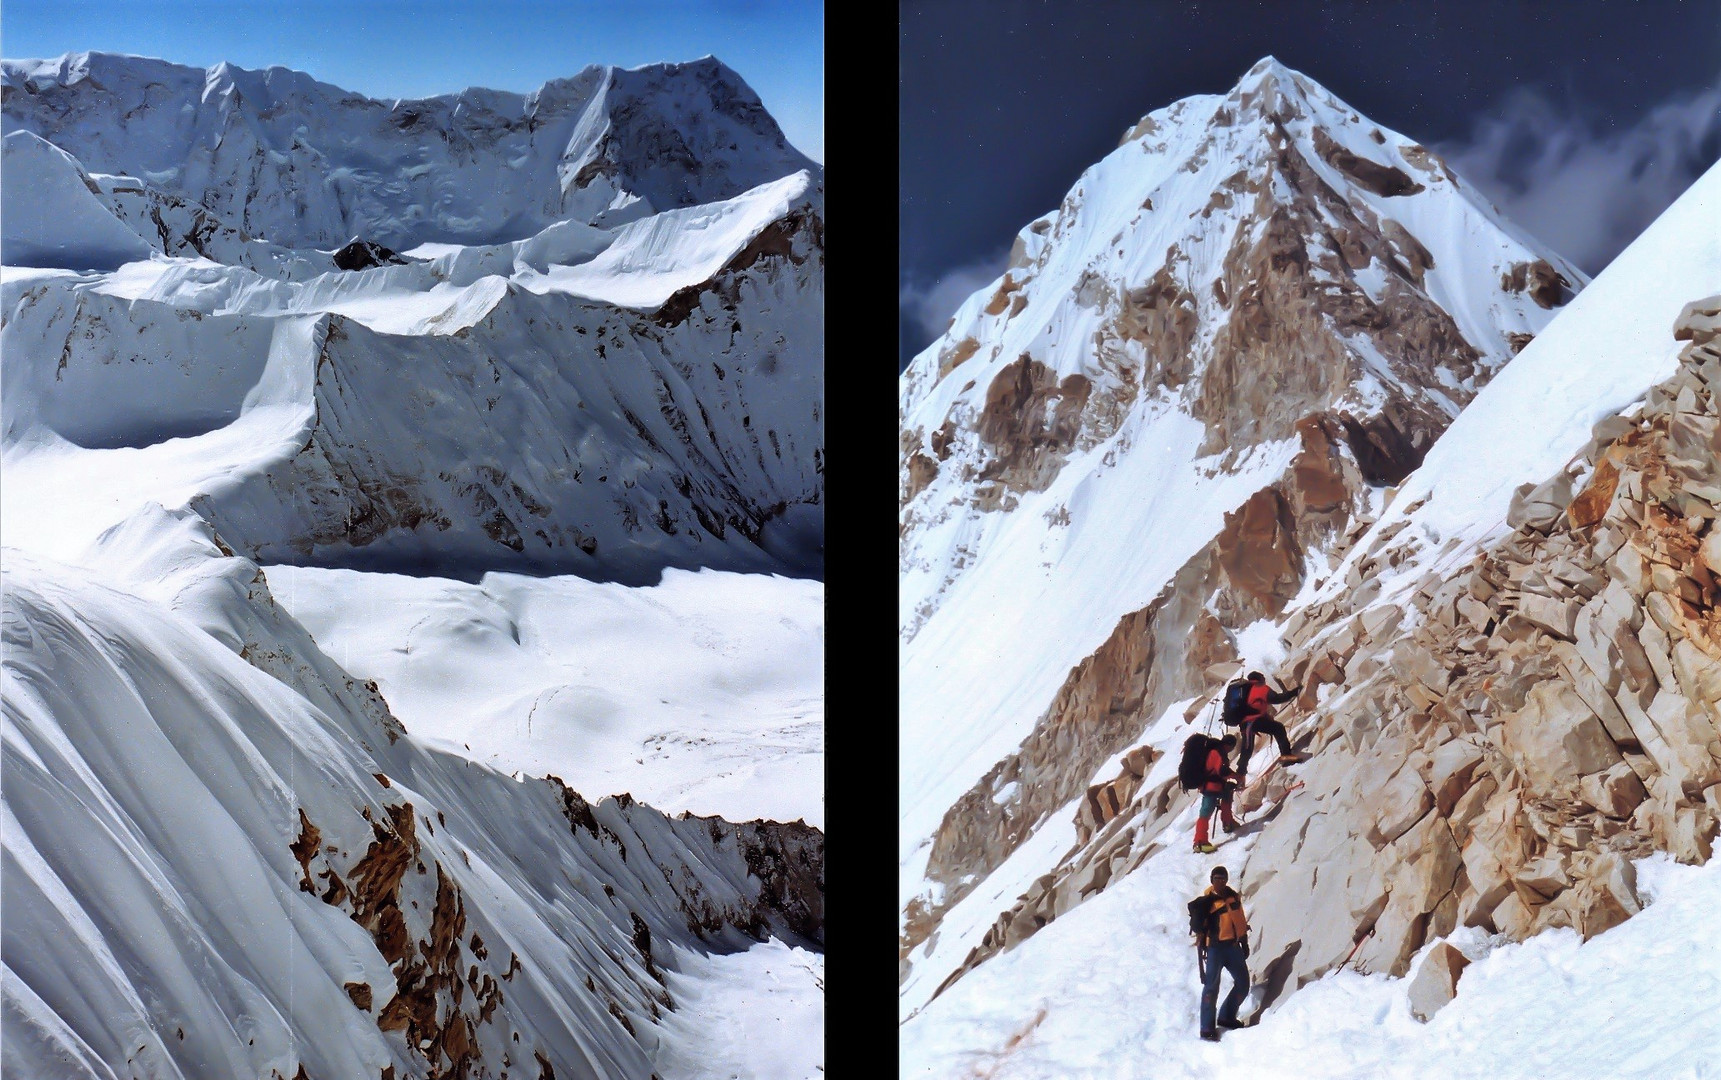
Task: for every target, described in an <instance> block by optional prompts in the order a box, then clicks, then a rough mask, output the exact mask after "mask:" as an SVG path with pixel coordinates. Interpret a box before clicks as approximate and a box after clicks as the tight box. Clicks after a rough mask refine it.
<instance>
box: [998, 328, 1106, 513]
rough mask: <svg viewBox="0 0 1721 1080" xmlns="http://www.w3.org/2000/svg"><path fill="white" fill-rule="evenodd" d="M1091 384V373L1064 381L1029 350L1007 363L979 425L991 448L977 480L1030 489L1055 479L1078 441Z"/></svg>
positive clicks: (1033, 489) (999, 375)
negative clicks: (1027, 352) (1028, 354)
mask: <svg viewBox="0 0 1721 1080" xmlns="http://www.w3.org/2000/svg"><path fill="white" fill-rule="evenodd" d="M1092 388H1093V384H1092V383H1091V382H1089V381H1088V379H1087V377H1086V376H1084V375H1079V374H1074V375H1068V376H1065V377H1064V378H1063V380H1062V381H1060V380H1059V379H1058V377H1057V375H1056V374H1055V373H1054V372H1053V371H1052V370H1051V369H1050V368H1048V367H1046V366H1045V365H1044V364H1042V363H1040V362H1039V361H1038V360H1035V359H1033V358H1031V357H1028V356H1026V355H1024V356H1022V357H1020V358H1019V359H1017V360H1015V361H1013V362H1012V363H1010V364H1009V365H1007V366H1006V367H1005V368H1004V369H1003V370H1002V371H1000V372H999V373H998V374H997V375H996V376H994V377H993V379H992V382H991V384H990V385H989V386H988V387H987V390H986V405H985V408H984V409H983V410H982V412H981V414H980V422H979V425H978V429H977V430H978V433H979V435H980V438H981V439H982V440H983V441H984V442H985V443H986V445H987V448H988V450H989V451H990V452H991V453H990V456H989V459H988V460H987V463H986V465H985V467H984V468H983V469H982V470H981V472H980V475H979V477H978V479H980V480H981V481H987V480H998V481H1001V482H1003V483H1004V484H1005V485H1006V486H1008V487H1013V488H1017V489H1019V490H1026V491H1039V490H1042V489H1043V488H1044V487H1045V486H1046V485H1047V484H1049V483H1051V482H1052V480H1053V478H1054V477H1056V476H1057V472H1058V469H1059V467H1060V466H1062V464H1063V460H1064V456H1065V455H1066V454H1067V453H1069V451H1070V449H1071V448H1072V447H1073V446H1075V444H1076V439H1077V436H1078V434H1079V433H1080V431H1081V417H1082V409H1083V407H1084V406H1086V405H1087V402H1088V394H1089V392H1090V391H1091V390H1092Z"/></svg>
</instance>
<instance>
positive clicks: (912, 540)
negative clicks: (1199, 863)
mask: <svg viewBox="0 0 1721 1080" xmlns="http://www.w3.org/2000/svg"><path fill="white" fill-rule="evenodd" d="M1010 262H1011V266H1010V268H1009V269H1008V270H1007V271H1006V273H1005V274H1004V276H1003V277H1002V278H1001V279H1000V280H999V282H998V283H997V284H996V285H995V286H994V287H992V288H990V289H987V290H983V291H982V292H981V293H977V294H976V295H975V296H974V297H972V298H970V299H969V300H968V302H967V303H965V304H964V305H963V306H962V308H961V309H960V310H959V311H958V312H957V314H956V316H955V318H954V320H953V321H952V324H951V327H950V329H949V331H948V332H947V333H946V334H945V335H944V337H943V338H942V339H940V340H939V341H937V342H935V343H934V344H933V345H932V346H930V347H929V348H928V349H927V350H926V352H924V353H922V354H921V355H920V356H919V357H917V358H916V359H915V361H914V362H913V363H912V364H911V365H910V367H909V369H908V370H907V372H905V374H904V375H903V379H902V404H901V408H902V485H903V487H902V495H903V516H902V530H903V533H902V536H903V538H902V570H901V601H900V604H901V625H902V641H903V649H902V688H901V707H902V715H903V720H902V732H903V755H902V800H903V801H902V820H901V827H902V832H901V843H902V850H901V857H902V861H903V862H902V865H903V876H902V892H901V898H902V901H903V903H904V905H905V933H904V941H903V944H904V955H905V958H906V954H907V951H908V949H909V948H912V947H913V946H914V945H915V944H917V943H918V942H920V941H922V940H924V939H925V937H926V936H927V935H928V934H929V933H930V932H931V931H932V929H933V928H934V926H935V925H936V922H937V919H938V913H939V912H941V911H943V910H945V909H947V908H948V907H949V906H950V905H951V904H952V903H954V902H956V901H957V900H959V899H960V898H961V896H962V895H964V894H965V893H966V892H967V891H968V890H969V889H970V888H973V887H975V885H976V883H977V882H978V881H980V880H981V879H982V878H984V877H985V875H987V874H988V873H990V872H991V871H993V870H994V869H996V868H997V867H998V866H999V865H1000V864H1001V863H1002V862H1003V861H1004V860H1005V859H1007V858H1008V857H1009V856H1010V855H1011V853H1012V852H1013V851H1014V850H1016V847H1017V845H1019V844H1020V843H1022V842H1023V841H1025V840H1026V839H1027V838H1028V837H1029V836H1030V835H1031V834H1032V833H1033V832H1034V831H1035V830H1036V829H1037V828H1038V826H1039V824H1040V823H1041V822H1043V821H1045V820H1046V817H1047V815H1049V814H1051V813H1052V812H1053V811H1055V810H1057V809H1058V808H1059V807H1062V806H1063V805H1064V804H1065V803H1067V802H1068V801H1069V800H1070V799H1071V798H1072V797H1073V796H1074V795H1075V794H1077V793H1079V792H1080V791H1081V790H1083V789H1084V788H1085V787H1086V786H1087V785H1088V783H1089V778H1090V777H1091V776H1092V775H1093V771H1094V769H1096V768H1098V767H1099V766H1100V765H1101V764H1102V763H1104V762H1105V761H1106V760H1107V759H1108V758H1110V757H1112V755H1113V754H1114V753H1116V752H1117V751H1119V750H1121V749H1123V748H1125V747H1127V746H1128V745H1129V744H1130V743H1131V742H1133V741H1134V740H1135V739H1136V737H1137V736H1139V734H1140V733H1141V731H1142V729H1143V728H1144V727H1145V725H1146V723H1147V721H1148V719H1149V718H1151V717H1152V716H1156V715H1158V713H1159V712H1160V711H1162V710H1163V709H1164V708H1165V707H1166V706H1167V705H1168V704H1170V702H1172V701H1174V700H1179V699H1184V698H1187V697H1189V696H1190V695H1191V694H1193V693H1195V692H1197V691H1198V690H1200V689H1202V688H1203V687H1204V686H1205V685H1206V675H1205V672H1206V669H1207V668H1208V667H1210V666H1212V665H1214V664H1217V663H1220V662H1224V661H1227V660H1230V659H1232V658H1233V657H1234V656H1235V655H1236V649H1237V646H1236V641H1235V638H1236V635H1238V634H1239V633H1244V634H1246V633H1247V628H1248V627H1249V626H1251V625H1253V624H1256V623H1257V622H1259V621H1260V620H1262V619H1266V618H1269V617H1272V616H1275V615H1277V614H1278V613H1279V612H1280V611H1281V610H1283V608H1284V606H1285V605H1286V604H1287V603H1288V602H1290V601H1291V600H1292V598H1294V597H1295V596H1297V594H1298V593H1299V592H1300V591H1301V590H1302V589H1303V588H1304V586H1305V583H1312V581H1313V580H1314V579H1315V578H1317V577H1319V576H1321V575H1323V574H1325V573H1327V572H1328V570H1329V569H1330V567H1329V562H1330V560H1331V559H1332V558H1334V557H1335V554H1336V551H1337V549H1338V548H1339V547H1340V546H1342V545H1343V544H1344V543H1345V542H1346V537H1347V533H1348V532H1349V531H1351V530H1352V529H1354V528H1356V527H1358V522H1360V521H1364V520H1367V519H1369V518H1370V517H1372V516H1373V514H1375V513H1377V512H1378V509H1379V505H1380V500H1381V496H1380V492H1381V490H1382V488H1383V487H1385V486H1388V485H1391V484H1395V483H1397V482H1399V481H1400V480H1401V479H1403V477H1404V476H1405V475H1407V474H1408V473H1409V472H1410V471H1411V470H1412V469H1414V468H1415V467H1416V465H1417V464H1418V463H1419V462H1420V461H1421V459H1422V456H1423V455H1424V454H1425V453H1426V452H1427V451H1428V448H1429V447H1430V446H1431V445H1433V442H1434V440H1435V438H1436V437H1437V436H1438V435H1439V434H1440V432H1441V431H1443V430H1444V429H1445V427H1446V425H1447V424H1449V423H1450V422H1451V420H1452V418H1453V417H1454V416H1456V415H1457V414H1458V412H1459V410H1460V408H1461V407H1462V406H1463V405H1464V404H1465V403H1466V402H1468V401H1469V400H1470V398H1471V397H1473V396H1474V394H1475V393H1476V391H1477V390H1478V389H1479V388H1480V387H1481V386H1482V385H1483V384H1485V383H1486V382H1487V381H1488V379H1489V378H1491V377H1492V375H1493V374H1494V373H1495V372H1497V371H1498V370H1499V369H1500V368H1501V367H1502V366H1503V365H1504V364H1505V363H1506V362H1507V361H1508V360H1509V359H1510V358H1511V357H1512V356H1513V355H1514V354H1515V353H1516V352H1517V350H1519V349H1520V348H1522V347H1523V346H1524V345H1525V343H1527V342H1528V341H1530V340H1532V339H1533V338H1534V336H1535V335H1536V334H1537V333H1539V332H1540V331H1541V329H1542V328H1543V327H1544V326H1545V325H1546V324H1547V322H1548V320H1549V319H1551V318H1552V317H1553V316H1554V314H1555V313H1556V312H1557V311H1558V310H1559V308H1560V306H1561V305H1563V304H1564V303H1565V302H1566V300H1567V299H1568V298H1569V297H1570V295H1571V289H1572V288H1574V287H1577V286H1579V285H1581V284H1582V283H1583V281H1584V278H1583V276H1582V275H1581V274H1580V273H1579V272H1578V271H1577V270H1576V269H1575V268H1573V267H1571V266H1569V265H1567V264H1565V263H1564V262H1562V261H1561V260H1559V259H1558V258H1557V257H1556V256H1553V255H1551V254H1549V253H1546V252H1542V251H1539V250H1538V249H1537V248H1536V247H1535V246H1534V245H1533V244H1532V243H1531V242H1530V241H1528V240H1527V239H1526V238H1524V237H1522V236H1521V235H1519V234H1517V233H1516V232H1515V231H1514V230H1512V229H1511V228H1510V227H1509V226H1507V225H1506V224H1505V223H1503V222H1501V221H1500V220H1499V219H1498V218H1497V217H1496V216H1495V215H1494V214H1493V213H1492V211H1491V209H1490V208H1489V207H1488V205H1487V203H1486V202H1485V201H1483V200H1481V199H1479V198H1477V197H1476V196H1475V194H1474V193H1473V192H1472V191H1471V189H1469V188H1468V187H1467V186H1466V185H1465V184H1464V183H1463V181H1462V180H1460V179H1459V178H1457V177H1455V176H1453V175H1452V174H1451V173H1450V171H1449V170H1447V169H1446V168H1445V166H1444V165H1443V164H1442V163H1441V162H1440V161H1439V160H1438V158H1436V157H1435V156H1434V155H1433V154H1432V153H1431V152H1429V151H1428V150H1426V149H1424V148H1423V147H1421V146H1419V145H1417V144H1416V143H1414V142H1412V141H1411V140H1409V139H1407V138H1405V137H1403V136H1400V135H1397V134H1394V133H1391V132H1388V131H1385V130H1383V129H1381V128H1379V127H1378V126H1376V125H1374V124H1372V123H1370V122H1369V121H1368V120H1366V119H1364V118H1363V117H1361V116H1360V115H1358V114H1357V113H1356V112H1355V111H1354V110H1352V109H1350V108H1349V106H1347V105H1345V104H1344V103H1343V102H1341V101H1339V100H1337V99H1336V98H1334V97H1333V96H1332V95H1331V94H1329V93H1328V92H1327V91H1325V90H1324V89H1322V88H1321V87H1319V86H1318V85H1316V84H1314V83H1313V82H1312V81H1310V80H1309V79H1307V78H1306V77H1304V76H1302V75H1300V74H1297V73H1295V72H1292V71H1289V70H1288V69H1286V68H1284V67H1283V66H1281V65H1279V64H1278V63H1277V62H1275V61H1273V60H1271V59H1267V60H1263V61H1262V62H1261V63H1260V64H1257V65H1256V66H1255V67H1254V68H1253V69H1251V70H1250V71H1249V72H1248V74H1247V75H1245V77H1244V78H1243V80H1242V81H1241V82H1240V83H1238V85H1237V86H1236V87H1235V88H1234V89H1233V90H1232V91H1231V92H1230V93H1229V94H1227V95H1223V96H1208V97H1198V98H1189V99H1186V100H1184V101H1180V102H1178V103H1176V104H1174V105H1172V106H1170V107H1169V108H1166V109H1161V110H1159V111H1157V112H1154V113H1151V114H1149V115H1148V116H1146V117H1144V118H1143V119H1142V120H1141V122H1140V123H1139V124H1138V125H1137V126H1136V127H1135V128H1133V129H1132V130H1131V131H1130V132H1128V133H1127V134H1126V135H1125V137H1124V139H1123V141H1122V143H1121V144H1120V145H1119V147H1118V148H1117V150H1115V151H1114V152H1113V153H1111V154H1110V155H1108V156H1107V157H1106V158H1105V159H1104V160H1103V161H1101V162H1100V163H1099V164H1098V165H1095V166H1094V167H1093V168H1091V169H1089V170H1088V171H1087V172H1086V173H1085V174H1083V176H1082V177H1081V179H1080V180H1079V181H1078V182H1077V183H1076V185H1075V186H1074V187H1073V188H1072V189H1071V191H1070V193H1069V195H1068V196H1067V197H1066V198H1065V200H1064V203H1063V205H1062V206H1060V207H1059V208H1058V209H1057V210H1056V211H1055V212H1053V213H1050V214H1047V215H1046V216H1045V217H1043V218H1041V219H1039V220H1037V221H1035V222H1033V223H1032V224H1030V225H1029V226H1028V227H1027V228H1026V229H1024V230H1023V231H1022V232H1021V234H1020V235H1019V236H1018V237H1017V241H1016V247H1015V251H1014V254H1013V255H1012V258H1011V260H1010Z"/></svg>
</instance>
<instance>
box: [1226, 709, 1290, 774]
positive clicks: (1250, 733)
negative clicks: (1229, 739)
mask: <svg viewBox="0 0 1721 1080" xmlns="http://www.w3.org/2000/svg"><path fill="white" fill-rule="evenodd" d="M1257 735H1271V736H1272V737H1273V738H1274V739H1276V740H1277V741H1278V743H1279V753H1280V755H1281V756H1283V755H1287V754H1289V753H1290V752H1291V738H1290V736H1289V735H1287V734H1285V725H1283V724H1281V723H1279V722H1278V721H1277V720H1245V721H1243V733H1242V735H1241V736H1239V737H1238V739H1237V742H1238V748H1237V749H1238V753H1237V771H1238V772H1239V773H1241V774H1242V775H1244V776H1247V775H1249V755H1251V754H1253V753H1254V752H1255V736H1257Z"/></svg>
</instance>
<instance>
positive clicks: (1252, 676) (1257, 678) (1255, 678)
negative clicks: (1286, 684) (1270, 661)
mask: <svg viewBox="0 0 1721 1080" xmlns="http://www.w3.org/2000/svg"><path fill="white" fill-rule="evenodd" d="M1249 681H1250V682H1266V681H1267V676H1265V675H1263V674H1261V673H1260V672H1259V671H1251V672H1250V673H1249Z"/></svg>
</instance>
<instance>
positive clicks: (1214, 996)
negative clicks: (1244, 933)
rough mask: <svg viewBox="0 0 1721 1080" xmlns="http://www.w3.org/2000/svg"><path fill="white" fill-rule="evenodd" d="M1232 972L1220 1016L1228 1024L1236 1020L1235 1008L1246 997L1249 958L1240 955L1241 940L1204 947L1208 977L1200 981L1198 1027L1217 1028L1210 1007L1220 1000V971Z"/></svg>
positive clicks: (1211, 1029)
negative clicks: (1229, 989) (1205, 948)
mask: <svg viewBox="0 0 1721 1080" xmlns="http://www.w3.org/2000/svg"><path fill="white" fill-rule="evenodd" d="M1222 971H1229V972H1230V973H1231V992H1230V993H1229V994H1226V995H1225V1004H1224V1006H1223V1007H1221V1008H1220V1010H1219V1015H1220V1016H1221V1017H1223V1018H1224V1020H1225V1021H1226V1022H1227V1023H1231V1024H1234V1023H1236V1022H1237V1010H1238V1008H1240V1007H1241V1006H1242V1004H1243V999H1244V998H1245V997H1248V996H1249V959H1248V957H1246V956H1244V955H1243V943H1242V942H1241V941H1216V942H1214V943H1213V944H1211V945H1209V946H1207V976H1206V978H1204V979H1202V980H1201V1030H1202V1031H1217V1030H1218V1028H1217V1027H1216V1026H1215V1025H1214V1018H1213V1006H1214V1003H1215V1002H1217V1001H1218V1000H1219V973H1220V972H1222Z"/></svg>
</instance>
